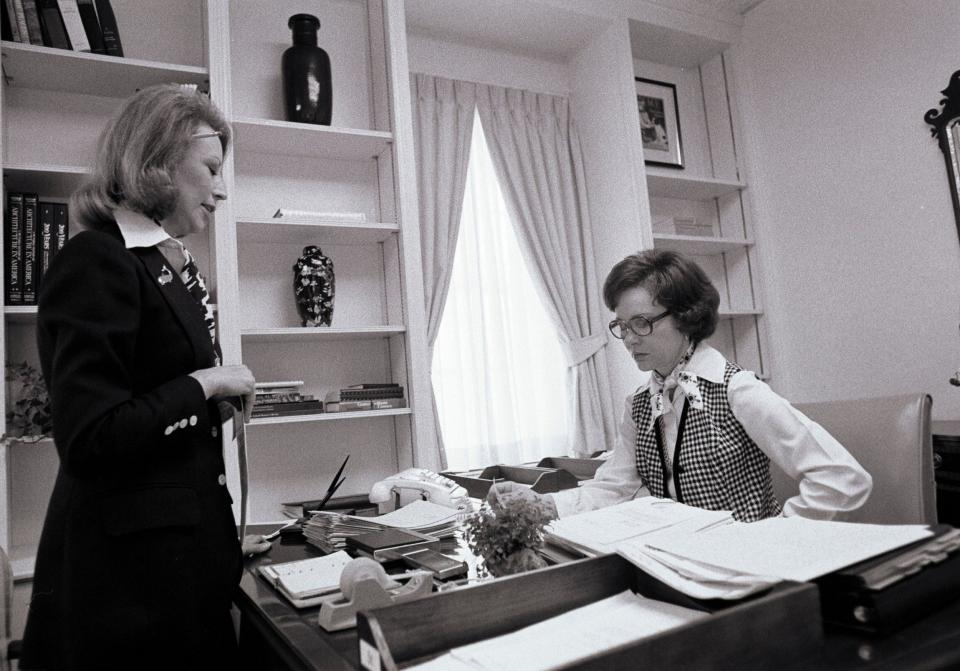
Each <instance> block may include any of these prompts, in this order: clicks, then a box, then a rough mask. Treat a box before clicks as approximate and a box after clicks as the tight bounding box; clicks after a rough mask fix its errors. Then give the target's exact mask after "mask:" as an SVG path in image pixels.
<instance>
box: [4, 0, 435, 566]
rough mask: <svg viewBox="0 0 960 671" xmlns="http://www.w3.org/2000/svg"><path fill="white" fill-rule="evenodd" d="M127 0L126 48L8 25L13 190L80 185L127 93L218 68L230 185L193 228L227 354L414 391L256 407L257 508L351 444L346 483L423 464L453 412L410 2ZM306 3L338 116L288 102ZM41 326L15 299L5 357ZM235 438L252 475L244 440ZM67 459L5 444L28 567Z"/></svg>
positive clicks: (207, 82)
mask: <svg viewBox="0 0 960 671" xmlns="http://www.w3.org/2000/svg"><path fill="white" fill-rule="evenodd" d="M113 5H114V10H115V13H116V15H117V21H118V26H119V30H120V33H121V39H122V40H123V45H124V52H125V57H124V58H114V57H110V56H102V55H96V54H84V53H76V52H70V51H65V50H57V49H51V48H47V47H40V46H35V45H28V44H19V43H13V42H3V43H2V45H0V49H2V53H3V63H4V70H5V75H6V77H5V81H4V84H3V86H2V90H0V115H2V120H3V126H4V131H5V132H4V135H3V138H2V146H0V149H2V153H0V155H2V157H3V177H4V188H5V193H6V191H10V190H22V191H35V192H37V193H40V194H42V195H43V196H44V197H46V198H47V199H49V200H56V201H62V202H65V201H66V200H67V199H68V198H69V196H70V194H71V193H72V191H73V190H74V189H75V188H76V187H77V186H78V185H79V184H80V183H81V181H82V180H83V178H84V176H85V175H86V174H87V173H88V171H89V166H90V165H91V164H92V162H93V158H94V150H95V146H96V140H97V137H98V135H99V132H100V130H101V129H102V127H103V125H104V124H105V122H106V120H107V119H108V117H109V116H110V114H112V112H113V111H114V110H115V109H116V107H117V106H118V105H119V103H120V102H121V101H122V100H123V99H124V98H126V97H127V96H128V95H130V94H132V93H133V92H134V91H135V90H136V89H138V88H142V87H144V86H149V85H151V84H155V83H161V82H171V81H173V82H178V83H191V84H198V85H201V86H204V87H207V86H208V87H209V90H210V93H211V96H212V97H213V99H214V100H215V101H216V102H217V104H218V106H219V107H220V108H221V109H222V110H223V111H224V113H225V114H226V115H227V117H228V119H230V120H231V123H232V126H233V129H234V135H235V137H234V143H233V147H232V150H231V152H230V154H228V156H227V159H226V162H225V165H224V171H225V181H226V184H227V188H228V193H229V198H228V200H227V201H226V203H225V204H224V206H222V207H221V208H220V209H218V212H217V217H216V225H215V226H213V227H211V230H210V231H209V235H204V236H202V239H196V240H187V245H188V246H189V247H190V249H191V251H192V252H193V253H194V255H195V256H196V257H197V259H198V263H199V265H200V267H201V270H202V271H203V272H204V273H205V275H206V276H207V278H208V286H209V288H210V290H211V298H212V300H213V301H215V302H216V304H217V308H218V309H217V314H218V325H219V329H220V340H221V344H222V347H223V349H224V359H225V361H226V362H228V363H233V362H241V361H242V362H244V363H246V364H247V365H248V366H250V368H251V369H252V370H253V371H254V374H255V375H256V377H257V378H258V379H259V380H277V379H302V380H304V382H305V384H304V392H306V393H314V394H315V395H317V396H318V397H319V398H323V396H324V395H325V394H326V393H327V392H329V391H332V390H335V389H339V388H340V387H344V386H347V385H350V384H356V383H360V382H382V381H390V382H397V383H399V384H402V385H403V386H404V387H405V391H406V398H407V405H408V407H406V408H398V409H391V410H378V411H368V412H344V413H336V414H334V413H331V414H318V415H300V416H292V417H271V418H261V419H257V420H254V421H253V422H252V423H251V424H250V425H249V432H248V437H247V445H248V465H249V473H250V491H251V502H250V508H249V513H250V516H249V519H250V521H251V522H253V523H256V522H265V521H271V520H275V519H277V518H279V517H280V515H281V509H280V502H281V501H282V500H288V499H291V498H293V499H296V498H310V497H313V496H316V495H317V493H318V491H319V490H320V489H322V487H324V486H325V485H326V482H327V481H328V480H329V477H330V475H331V474H332V473H333V472H334V471H335V470H336V468H337V467H338V466H339V464H340V462H341V461H342V459H343V455H344V454H345V453H350V454H351V461H350V467H349V469H348V472H346V473H345V475H346V476H347V481H346V484H345V485H344V486H343V488H342V492H343V493H344V494H352V493H365V492H366V491H368V490H369V487H370V485H371V484H372V483H373V482H374V481H376V480H379V479H382V478H384V477H386V476H388V475H390V474H392V473H395V472H396V471H398V470H401V469H403V468H406V467H409V466H412V465H413V464H414V460H415V457H414V455H415V450H416V449H417V448H418V446H423V447H425V449H426V450H427V451H429V446H430V445H431V444H432V442H433V440H434V437H433V425H434V424H433V416H432V406H431V403H430V396H429V387H428V385H429V375H428V373H427V370H428V367H427V365H426V348H425V342H426V335H425V328H426V327H425V316H424V315H423V314H422V312H423V292H422V284H421V282H422V279H421V277H420V265H419V234H418V231H417V204H416V180H415V176H414V174H413V172H412V171H413V146H412V127H411V121H410V112H409V99H408V98H409V92H408V85H407V79H406V77H407V74H406V73H407V64H406V51H405V49H406V46H405V32H404V18H403V13H402V12H403V8H402V4H401V3H398V2H395V1H394V0H384V1H381V0H304V1H302V2H299V3H297V6H296V7H291V8H290V9H289V11H287V12H283V13H277V11H276V6H275V4H274V3H272V2H268V1H267V0H206V1H205V2H200V3H197V2H194V1H193V0H172V1H171V2H164V3H151V2H148V1H147V0H113ZM297 12H309V13H312V14H315V15H317V16H318V17H320V19H321V22H322V28H321V31H320V34H319V37H320V44H321V46H323V47H324V48H325V49H326V50H327V51H328V53H330V55H331V59H332V66H333V85H334V118H333V125H331V126H329V127H326V126H314V125H306V124H297V123H290V122H287V121H286V120H285V119H284V116H283V110H282V93H281V88H280V87H281V84H280V81H281V80H280V56H281V54H282V53H283V51H284V50H285V49H286V48H287V47H288V46H289V45H290V43H291V40H290V31H289V29H288V28H287V25H286V20H287V17H288V16H289V15H290V14H293V13H297ZM51 137H55V138H57V140H58V141H57V142H48V141H46V140H47V139H48V138H51ZM41 140H44V141H43V142H41ZM280 207H283V208H290V209H297V210H310V211H325V212H331V211H333V212H336V211H344V212H356V211H360V212H363V213H364V214H365V219H366V221H365V222H363V223H355V222H353V221H344V222H329V223H327V222H325V223H316V222H312V221H296V220H287V219H284V220H282V221H281V220H277V219H274V218H273V213H274V212H275V211H276V210H277V208H280ZM307 244H317V245H319V246H321V248H322V249H323V251H324V253H325V254H327V255H328V256H329V257H330V258H331V259H333V261H334V264H335V273H336V280H337V285H336V288H337V292H336V298H335V309H334V318H333V325H332V327H330V328H304V327H302V326H300V322H299V319H298V316H297V313H296V307H295V303H294V300H293V292H292V279H293V275H292V265H293V263H294V262H295V260H296V259H297V257H298V256H299V255H300V254H301V252H302V248H303V247H304V246H306V245H307ZM35 338H36V307H35V306H5V307H4V309H3V320H0V341H2V343H3V351H4V356H5V361H19V360H28V361H31V362H32V363H34V365H37V353H36V346H35V344H34V342H35ZM2 393H3V395H4V397H3V400H4V406H5V404H6V390H4V392H2ZM0 421H2V420H0ZM227 457H228V479H229V480H231V490H232V491H233V492H234V493H236V492H238V491H239V487H238V486H237V482H236V472H237V468H236V459H235V455H230V454H228V455H227ZM56 468H57V458H56V450H55V447H54V445H53V442H52V441H51V440H45V441H42V442H41V443H39V444H32V445H27V444H21V443H17V442H7V443H4V444H0V501H2V502H3V503H2V506H3V511H2V515H0V545H2V546H3V547H4V548H7V549H8V551H9V552H10V554H11V557H12V559H13V565H14V572H15V577H16V578H17V580H18V581H22V580H25V579H28V578H29V577H30V576H31V575H32V570H33V561H34V555H35V552H36V544H37V542H38V540H39V534H40V529H41V526H42V520H43V514H44V512H45V508H46V503H47V499H48V497H49V493H50V490H51V488H52V485H53V480H54V477H55V473H56ZM235 498H236V499H238V503H239V496H238V495H236V496H235ZM235 512H237V513H239V510H238V509H236V510H235Z"/></svg>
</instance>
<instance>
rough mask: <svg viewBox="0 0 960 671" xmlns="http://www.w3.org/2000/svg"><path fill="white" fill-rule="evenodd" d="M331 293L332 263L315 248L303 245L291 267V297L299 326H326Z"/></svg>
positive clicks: (329, 320) (328, 318)
mask: <svg viewBox="0 0 960 671" xmlns="http://www.w3.org/2000/svg"><path fill="white" fill-rule="evenodd" d="M335 291H336V283H335V279H334V275H333V261H331V260H330V258H329V257H327V256H324V254H323V252H322V251H321V250H320V248H319V247H317V246H316V245H307V246H306V247H304V248H303V254H301V255H300V258H298V259H297V262H296V263H294V264H293V295H294V298H296V301H297V312H298V313H299V315H300V323H301V324H303V325H304V326H330V322H331V321H332V320H333V297H334V293H335Z"/></svg>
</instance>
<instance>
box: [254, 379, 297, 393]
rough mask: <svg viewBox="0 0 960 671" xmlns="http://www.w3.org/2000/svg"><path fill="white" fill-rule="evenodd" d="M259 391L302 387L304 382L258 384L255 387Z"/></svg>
mask: <svg viewBox="0 0 960 671" xmlns="http://www.w3.org/2000/svg"><path fill="white" fill-rule="evenodd" d="M253 386H254V388H255V389H257V391H259V390H261V389H273V388H275V387H292V388H296V387H302V386H303V380H278V381H276V382H257V383H255V384H254V385H253Z"/></svg>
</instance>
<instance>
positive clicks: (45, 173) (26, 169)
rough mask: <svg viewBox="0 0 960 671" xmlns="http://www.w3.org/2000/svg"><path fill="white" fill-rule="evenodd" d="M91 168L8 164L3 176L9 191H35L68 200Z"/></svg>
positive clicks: (4, 167)
mask: <svg viewBox="0 0 960 671" xmlns="http://www.w3.org/2000/svg"><path fill="white" fill-rule="evenodd" d="M89 174H90V168H88V167H86V166H81V165H51V164H45V163H7V164H5V165H4V166H3V176H4V181H5V183H6V188H7V190H8V191H33V192H36V193H42V194H44V195H47V196H53V197H57V196H60V197H62V198H68V197H69V196H70V194H71V193H73V192H74V191H76V190H77V188H78V187H79V186H80V184H82V183H83V181H84V179H86V177H87V175H89Z"/></svg>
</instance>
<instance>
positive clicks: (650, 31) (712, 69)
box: [629, 19, 770, 379]
mask: <svg viewBox="0 0 960 671" xmlns="http://www.w3.org/2000/svg"><path fill="white" fill-rule="evenodd" d="M629 24H630V46H631V56H632V58H633V73H634V76H636V77H643V78H646V79H653V80H657V81H664V82H670V83H673V84H675V86H676V89H677V104H678V114H679V121H680V134H681V138H682V146H683V155H684V167H683V169H673V168H668V167H661V166H651V165H645V166H644V175H645V183H646V188H647V194H648V204H649V208H650V231H649V236H650V237H649V239H650V240H651V241H652V244H653V246H654V247H655V248H657V249H667V250H672V251H677V252H681V253H684V254H689V255H692V256H694V257H695V259H696V260H697V262H698V263H700V265H701V266H702V267H703V268H704V270H706V272H707V274H708V275H709V276H710V278H711V280H712V281H713V282H714V284H715V285H716V287H717V289H718V290H719V292H720V317H721V321H720V323H719V324H718V326H717V330H716V333H715V334H714V336H713V337H712V338H711V339H710V344H712V345H713V346H714V347H716V348H717V349H719V350H720V351H721V352H723V353H724V355H725V356H726V357H727V358H728V359H730V360H732V361H736V362H737V363H739V364H740V365H741V366H742V367H744V368H747V369H750V370H753V371H755V372H756V373H757V374H758V375H760V376H761V377H763V378H764V379H767V378H769V377H770V373H769V371H768V370H767V367H768V362H767V357H765V352H766V350H767V346H766V332H765V324H764V322H763V307H762V306H763V303H762V299H761V292H760V278H759V269H758V266H757V260H756V246H757V241H756V238H755V235H754V231H753V222H752V221H751V210H750V203H749V199H748V198H747V191H748V188H749V186H748V183H747V180H746V174H747V169H746V166H745V165H744V164H743V158H742V156H741V155H740V153H738V151H737V142H738V128H739V126H738V124H739V121H738V118H737V108H736V95H735V93H736V92H735V90H734V88H733V82H734V81H735V73H734V72H733V70H732V65H731V60H732V59H731V58H729V54H728V49H729V47H730V45H729V44H727V45H724V44H722V43H713V44H711V42H710V40H707V39H704V38H699V39H698V38H697V37H695V36H693V35H685V36H684V37H685V40H679V39H678V38H677V35H675V34H673V33H670V32H669V31H667V30H665V29H664V28H663V27H662V26H659V25H656V24H653V23H649V22H646V21H642V20H637V19H633V20H630V21H629ZM666 42H669V43H670V44H674V45H676V44H686V45H687V48H683V49H673V50H671V49H664V48H663V45H664V44H665V43H666ZM675 217H676V218H685V219H695V220H696V222H697V223H698V224H701V225H704V226H705V227H706V228H708V232H709V235H679V234H677V233H676V232H673V231H669V230H663V228H662V227H663V226H664V223H662V222H669V221H670V220H671V219H672V218H675ZM666 226H667V228H669V223H667V224H666Z"/></svg>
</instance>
